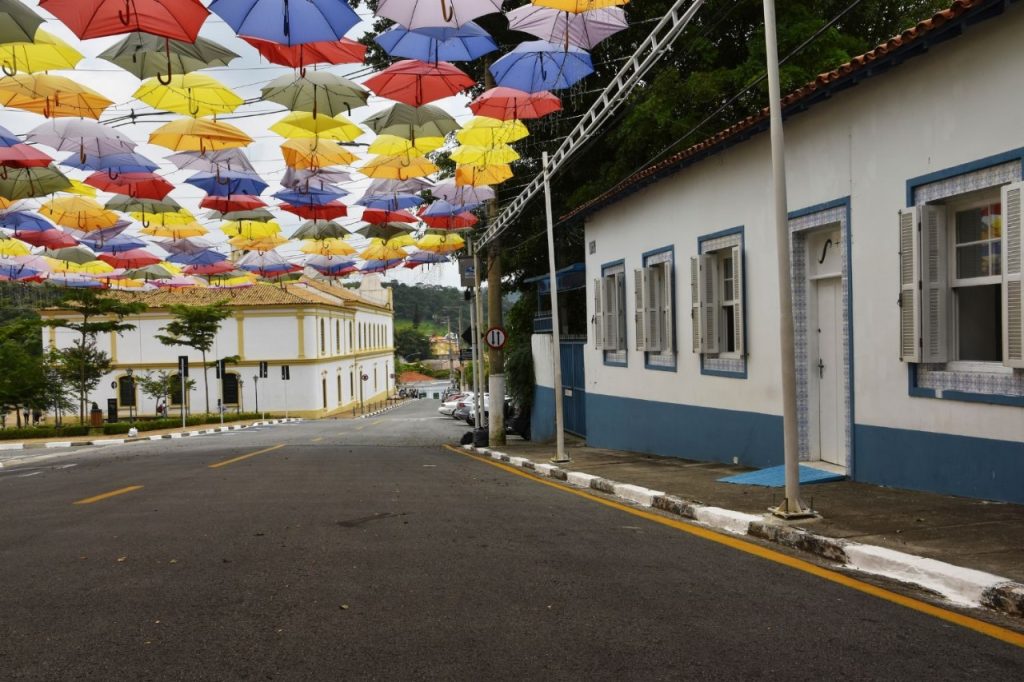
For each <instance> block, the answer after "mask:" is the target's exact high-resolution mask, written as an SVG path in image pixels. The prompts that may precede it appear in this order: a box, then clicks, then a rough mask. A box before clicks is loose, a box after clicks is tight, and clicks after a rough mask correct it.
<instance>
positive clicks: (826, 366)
mask: <svg viewBox="0 0 1024 682" xmlns="http://www.w3.org/2000/svg"><path fill="white" fill-rule="evenodd" d="M814 289H815V300H816V306H815V308H816V316H815V317H816V325H817V343H816V344H813V345H812V347H813V346H817V348H816V349H814V350H815V351H816V353H813V354H812V355H811V356H810V358H809V359H810V361H811V367H810V368H809V370H810V374H811V377H812V383H816V388H817V390H816V391H815V393H816V394H817V398H818V400H817V415H814V414H812V415H811V419H812V420H813V421H816V425H817V439H816V440H817V442H814V440H815V439H814V438H812V442H811V451H812V452H811V454H812V458H813V459H820V460H822V461H824V462H828V463H830V464H837V465H839V466H842V467H845V466H846V430H845V428H844V424H843V422H844V417H843V411H844V410H843V391H844V390H845V386H844V384H845V382H844V374H845V373H844V371H843V348H842V346H843V315H842V303H843V296H842V279H841V278H839V277H828V278H824V279H818V280H815V281H814ZM813 329H814V328H813V327H812V330H813ZM812 431H813V429H812Z"/></svg>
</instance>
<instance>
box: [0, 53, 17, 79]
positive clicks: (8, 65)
mask: <svg viewBox="0 0 1024 682" xmlns="http://www.w3.org/2000/svg"><path fill="white" fill-rule="evenodd" d="M3 69H4V73H5V74H7V75H8V76H13V75H14V74H16V73H18V58H17V57H16V56H14V55H12V56H11V61H10V62H8V61H7V60H6V59H5V60H4V66H3Z"/></svg>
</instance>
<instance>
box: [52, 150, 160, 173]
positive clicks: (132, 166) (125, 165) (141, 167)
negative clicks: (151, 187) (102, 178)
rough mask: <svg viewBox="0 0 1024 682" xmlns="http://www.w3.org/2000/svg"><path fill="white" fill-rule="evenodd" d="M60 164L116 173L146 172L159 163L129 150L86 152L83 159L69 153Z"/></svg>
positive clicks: (156, 168)
mask: <svg viewBox="0 0 1024 682" xmlns="http://www.w3.org/2000/svg"><path fill="white" fill-rule="evenodd" d="M60 164H61V165H62V166H69V167H71V168H78V169H79V170H91V171H114V172H116V173H148V172H152V171H155V170H158V169H159V168H160V164H158V163H155V162H154V161H151V160H149V159H147V158H146V157H145V156H143V155H142V154H138V153H136V152H129V151H126V152H125V153H123V154H107V155H106V156H96V155H95V154H86V155H85V159H82V157H81V156H80V155H79V154H71V155H70V156H68V158H66V159H64V160H63V161H61V162H60Z"/></svg>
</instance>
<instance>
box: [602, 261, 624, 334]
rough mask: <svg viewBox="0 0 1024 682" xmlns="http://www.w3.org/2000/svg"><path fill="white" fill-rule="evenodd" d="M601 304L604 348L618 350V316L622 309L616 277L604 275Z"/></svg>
mask: <svg viewBox="0 0 1024 682" xmlns="http://www.w3.org/2000/svg"><path fill="white" fill-rule="evenodd" d="M602 282H603V284H604V289H603V291H602V301H601V302H602V304H603V305H604V349H605V350H609V351H616V350H619V348H620V346H619V316H620V315H622V309H621V305H620V300H619V287H618V283H619V282H618V277H617V276H616V275H606V276H605V277H604V278H603V280H602Z"/></svg>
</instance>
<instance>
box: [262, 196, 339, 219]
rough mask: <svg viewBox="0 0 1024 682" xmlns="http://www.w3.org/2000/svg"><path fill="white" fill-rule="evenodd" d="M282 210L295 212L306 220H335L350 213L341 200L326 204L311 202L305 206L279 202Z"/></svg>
mask: <svg viewBox="0 0 1024 682" xmlns="http://www.w3.org/2000/svg"><path fill="white" fill-rule="evenodd" d="M278 208H280V209H281V210H282V211H288V212H289V213H294V214H295V215H297V216H299V217H300V218H305V219H306V220H334V219H335V218H344V217H345V216H347V215H348V206H346V205H345V204H343V203H341V202H340V201H328V202H327V203H326V204H320V205H319V206H317V205H316V204H309V205H304V206H293V205H292V204H279V205H278Z"/></svg>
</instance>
